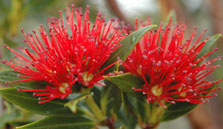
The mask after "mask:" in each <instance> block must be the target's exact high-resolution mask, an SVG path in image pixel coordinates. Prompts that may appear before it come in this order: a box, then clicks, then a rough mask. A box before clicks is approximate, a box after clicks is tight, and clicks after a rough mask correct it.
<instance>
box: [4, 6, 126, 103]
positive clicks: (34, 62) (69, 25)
mask: <svg viewBox="0 0 223 129" xmlns="http://www.w3.org/2000/svg"><path fill="white" fill-rule="evenodd" d="M59 13H60V18H59V19H57V18H49V28H50V30H49V34H47V32H46V30H45V29H44V28H43V27H42V26H40V28H39V34H40V36H37V33H36V31H33V34H31V33H29V34H26V33H24V31H22V33H23V34H24V36H25V37H26V40H25V43H26V44H27V45H28V46H29V49H27V48H25V49H24V50H22V54H20V53H18V52H16V51H14V50H13V49H11V48H10V47H8V46H7V45H5V46H6V47H7V48H8V49H9V50H11V51H12V52H13V53H14V54H16V55H17V59H15V60H14V62H10V61H3V63H5V64H6V65H8V66H10V67H12V68H13V69H14V70H15V71H17V72H19V73H21V74H19V75H18V76H20V77H22V78H24V79H23V80H19V81H8V82H9V83H16V82H26V81H46V82H48V83H50V84H49V85H47V86H46V87H45V88H42V87H40V89H19V90H20V91H27V92H34V96H38V97H39V100H40V103H45V102H48V101H50V100H53V99H56V98H60V99H64V98H66V97H67V96H68V95H69V94H70V93H71V92H72V87H73V86H74V87H75V84H76V83H78V84H81V85H83V86H86V87H89V88H90V87H92V86H93V85H94V84H101V83H98V81H99V80H102V79H103V76H104V71H105V70H106V69H108V68H109V67H111V66H112V65H114V63H113V64H111V65H109V66H107V67H105V68H103V69H102V65H103V64H104V63H105V62H106V61H107V60H108V59H109V56H110V54H111V53H112V52H113V51H115V50H116V49H117V48H118V47H119V46H118V45H117V44H118V42H119V41H120V40H121V39H122V38H123V37H124V35H123V31H120V27H119V26H118V24H119V23H118V20H114V19H111V20H110V21H109V22H107V23H105V19H104V18H102V17H101V14H100V13H98V15H97V17H96V20H95V22H94V24H93V25H92V24H91V23H90V21H89V7H87V8H86V10H85V14H84V15H83V13H82V10H81V9H76V8H75V7H74V5H73V6H72V10H70V9H69V8H67V9H66V10H65V14H66V20H63V16H62V12H61V11H60V12H59ZM74 16H76V17H74ZM74 19H76V20H74Z"/></svg>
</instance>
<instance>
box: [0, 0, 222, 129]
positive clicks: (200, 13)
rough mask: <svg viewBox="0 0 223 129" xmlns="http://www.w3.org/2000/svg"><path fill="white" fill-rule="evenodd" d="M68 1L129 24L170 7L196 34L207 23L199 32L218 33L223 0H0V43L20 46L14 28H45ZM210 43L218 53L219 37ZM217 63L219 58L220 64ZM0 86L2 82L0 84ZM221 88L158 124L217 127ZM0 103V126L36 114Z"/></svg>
mask: <svg viewBox="0 0 223 129" xmlns="http://www.w3.org/2000/svg"><path fill="white" fill-rule="evenodd" d="M71 4H75V5H76V7H82V8H85V7H86V5H87V4H88V5H90V16H91V17H90V18H91V20H94V18H95V16H96V14H97V12H98V11H101V12H102V13H103V14H104V15H106V17H107V18H108V19H109V18H111V17H117V18H120V19H121V20H122V21H124V22H125V23H128V24H130V25H131V26H133V25H134V20H135V17H137V18H138V19H142V20H145V19H146V17H147V16H149V17H151V19H152V20H153V23H155V24H159V22H160V21H164V20H165V19H166V18H167V17H168V15H169V12H170V11H171V10H173V11H175V12H176V13H175V14H176V18H177V22H178V23H185V24H186V25H187V30H188V31H187V34H190V33H191V32H192V30H193V28H194V26H197V27H198V33H199V32H201V31H202V30H203V29H204V28H208V32H207V33H206V34H205V36H208V35H213V34H216V33H222V32H223V24H222V23H223V13H221V12H223V8H221V5H223V0H168V1H167V0H137V1H135V0H64V1H62V0H0V44H8V45H9V46H11V47H14V48H19V47H22V46H25V45H24V42H23V40H24V37H23V35H22V34H21V33H20V30H21V29H22V28H24V30H25V31H26V32H31V31H32V30H33V29H35V30H37V29H38V27H39V25H40V24H43V26H45V27H47V24H48V23H47V19H48V17H51V16H56V17H58V13H57V11H58V10H62V9H64V8H66V6H67V5H69V6H71ZM215 47H217V48H219V51H218V52H217V53H214V54H213V55H212V57H216V56H221V55H222V54H223V50H222V48H223V39H222V38H221V39H220V40H219V41H218V43H217V44H216V46H215ZM0 58H1V59H9V58H13V57H12V55H11V54H10V52H9V51H8V50H6V49H5V48H3V47H0ZM210 58H211V57H210ZM218 63H219V62H218ZM222 64H223V63H222V62H221V66H222ZM5 69H8V68H7V67H6V66H4V65H2V64H1V65H0V70H5ZM222 72H223V68H221V69H219V70H218V71H216V72H215V73H214V74H212V75H213V76H211V77H210V79H213V78H215V79H219V78H222V75H223V74H222ZM222 84H223V83H221V84H220V85H222ZM0 87H5V85H4V84H1V85H0ZM222 93H223V92H222V91H219V95H218V97H215V98H212V99H211V101H210V102H209V103H206V104H201V105H199V106H198V107H197V108H196V109H195V110H194V111H193V112H191V113H190V114H189V115H187V116H185V117H182V118H180V119H177V120H174V121H171V122H167V123H163V124H161V126H160V127H159V129H165V128H171V129H178V128H181V129H193V128H194V129H220V128H221V127H222V126H223V122H222V121H223V95H222ZM0 102H1V104H0V128H3V129H4V128H10V127H9V126H8V127H3V126H2V125H3V124H4V122H9V121H11V120H13V119H15V118H16V119H26V120H32V119H38V118H39V117H41V116H33V115H30V114H29V113H27V112H25V113H24V112H23V114H21V113H20V112H19V111H18V109H17V108H16V107H12V105H10V104H5V103H4V101H3V100H2V99H1V100H0ZM6 107H10V108H9V109H11V111H6V109H7V108H6ZM8 113H9V114H8ZM4 114H6V115H4ZM5 116H7V117H5Z"/></svg>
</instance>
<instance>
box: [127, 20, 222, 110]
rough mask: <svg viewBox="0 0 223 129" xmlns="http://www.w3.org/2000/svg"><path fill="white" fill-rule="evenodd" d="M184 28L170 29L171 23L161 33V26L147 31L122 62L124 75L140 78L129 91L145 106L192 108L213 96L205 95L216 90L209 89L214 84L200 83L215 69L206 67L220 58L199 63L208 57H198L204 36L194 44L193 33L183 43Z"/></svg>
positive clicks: (209, 82) (215, 82) (214, 67)
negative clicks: (181, 103)
mask: <svg viewBox="0 0 223 129" xmlns="http://www.w3.org/2000/svg"><path fill="white" fill-rule="evenodd" d="M184 31H185V26H181V25H177V26H175V27H173V28H171V20H170V21H169V24H168V25H167V26H166V27H165V29H163V26H162V24H161V25H160V27H159V28H158V29H157V30H155V31H150V32H148V33H147V34H146V35H144V37H143V38H142V39H141V41H140V42H139V43H138V44H137V46H136V48H135V49H134V50H133V52H132V53H131V54H130V55H129V57H128V58H127V60H126V61H125V62H123V66H124V68H125V70H126V71H127V72H130V73H133V74H136V75H138V76H139V77H141V78H143V80H144V82H145V84H144V85H143V86H142V88H139V89H137V88H133V90H134V91H140V92H142V93H143V94H144V95H147V101H148V102H155V101H158V102H159V103H160V105H161V106H163V107H165V108H166V106H165V105H164V104H163V102H169V103H172V104H174V103H175V102H176V101H185V102H189V103H193V104H198V103H203V102H206V101H208V99H207V98H209V97H212V96H216V95H217V94H212V95H207V94H208V93H212V92H214V91H216V90H219V88H213V87H214V85H215V84H217V83H219V82H220V81H221V80H218V81H207V80H204V78H205V77H206V76H208V75H209V74H211V73H212V72H213V71H214V70H215V69H216V68H217V67H220V66H219V65H215V66H210V64H211V63H212V62H214V61H216V60H220V59H221V57H218V58H215V59H213V60H210V61H207V62H205V63H203V61H204V59H205V58H206V57H207V56H209V55H210V54H212V53H213V52H214V51H216V49H215V50H213V51H211V52H210V53H208V54H206V55H204V56H200V55H199V53H200V52H201V50H202V48H203V47H204V45H205V43H206V41H207V40H208V38H207V39H205V40H204V41H201V42H200V39H201V37H202V35H203V34H204V32H205V31H204V32H203V33H202V34H201V35H200V36H199V37H198V39H197V40H196V41H194V40H192V39H193V37H194V36H195V32H196V29H194V31H193V33H192V35H191V37H190V39H189V40H186V41H184V40H183V38H184V37H183V36H184Z"/></svg>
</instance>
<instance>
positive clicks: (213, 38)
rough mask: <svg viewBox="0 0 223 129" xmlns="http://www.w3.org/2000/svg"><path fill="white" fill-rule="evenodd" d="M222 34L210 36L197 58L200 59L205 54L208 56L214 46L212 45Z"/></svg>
mask: <svg viewBox="0 0 223 129" xmlns="http://www.w3.org/2000/svg"><path fill="white" fill-rule="evenodd" d="M221 36H222V34H216V35H213V36H211V37H210V38H209V39H208V40H207V42H206V43H205V46H204V47H203V49H202V50H201V51H200V53H199V55H198V57H199V58H200V57H202V56H204V55H206V54H208V53H209V52H210V51H211V47H213V46H214V44H215V43H216V41H217V40H218V39H219V38H221Z"/></svg>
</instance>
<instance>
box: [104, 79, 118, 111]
mask: <svg viewBox="0 0 223 129" xmlns="http://www.w3.org/2000/svg"><path fill="white" fill-rule="evenodd" d="M105 84H106V87H104V89H105V90H104V91H105V92H107V93H109V95H108V96H106V99H104V95H103V97H102V101H103V100H104V103H105V104H103V102H101V107H102V106H107V113H111V112H113V113H115V114H116V113H117V112H119V110H120V107H121V104H122V92H121V90H120V89H119V88H118V87H117V86H116V85H115V84H113V83H111V82H109V81H107V80H105Z"/></svg>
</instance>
